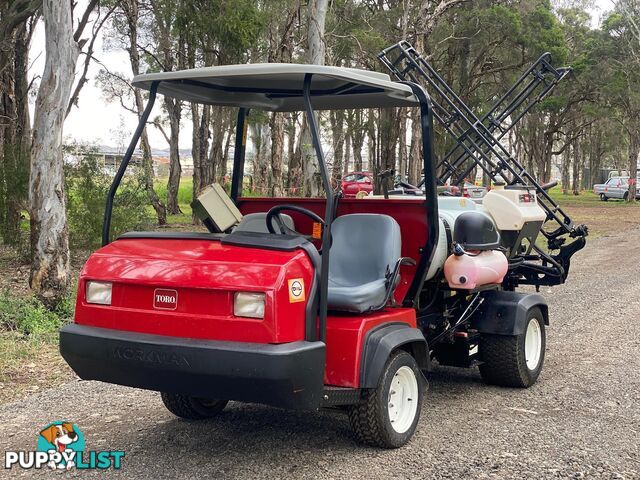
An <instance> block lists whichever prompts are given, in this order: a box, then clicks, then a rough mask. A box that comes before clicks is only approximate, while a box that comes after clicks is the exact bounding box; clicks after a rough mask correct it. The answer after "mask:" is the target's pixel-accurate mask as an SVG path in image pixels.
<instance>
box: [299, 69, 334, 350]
mask: <svg viewBox="0 0 640 480" xmlns="http://www.w3.org/2000/svg"><path fill="white" fill-rule="evenodd" d="M312 77H313V74H311V73H307V74H305V76H304V84H303V94H304V97H303V99H304V106H305V110H306V114H307V122H308V123H309V130H310V132H311V139H312V141H313V148H314V150H315V152H316V157H317V158H318V166H319V167H320V176H321V177H322V184H323V187H324V190H325V192H326V195H327V203H326V208H325V214H324V222H325V227H324V231H323V232H322V249H323V251H322V261H321V265H320V288H319V289H318V292H319V293H320V301H319V303H318V308H319V317H320V324H319V325H318V330H319V332H318V334H319V340H320V341H321V342H324V341H325V340H326V333H327V307H328V303H327V292H328V290H329V250H330V248H331V223H332V222H333V214H334V208H333V204H334V196H333V189H332V188H331V182H330V180H329V172H328V171H327V164H326V162H325V159H324V152H323V151H322V144H321V143H320V133H319V132H318V123H317V121H316V116H315V113H314V111H313V106H312V105H311V78H312Z"/></svg>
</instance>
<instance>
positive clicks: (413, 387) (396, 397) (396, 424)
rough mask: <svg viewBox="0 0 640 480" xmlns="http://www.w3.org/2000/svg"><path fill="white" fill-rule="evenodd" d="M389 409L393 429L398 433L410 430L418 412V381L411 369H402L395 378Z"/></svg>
mask: <svg viewBox="0 0 640 480" xmlns="http://www.w3.org/2000/svg"><path fill="white" fill-rule="evenodd" d="M387 408H388V413H389V420H390V421H391V426H392V427H393V429H394V430H395V431H396V432H397V433H404V432H406V431H407V430H409V428H410V427H411V425H412V424H413V420H414V419H415V417H416V413H417V411H418V379H417V378H416V376H415V374H414V372H413V370H412V369H411V368H409V367H406V366H403V367H400V368H399V369H398V371H397V372H396V373H395V375H394V376H393V379H392V380H391V386H390V387H389V401H388V403H387Z"/></svg>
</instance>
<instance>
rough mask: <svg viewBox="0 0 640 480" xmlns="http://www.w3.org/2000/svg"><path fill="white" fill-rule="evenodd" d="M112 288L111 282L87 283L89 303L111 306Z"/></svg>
mask: <svg viewBox="0 0 640 480" xmlns="http://www.w3.org/2000/svg"><path fill="white" fill-rule="evenodd" d="M111 287H112V285H111V283H109V282H92V281H89V282H87V288H86V291H85V293H86V297H87V303H97V304H98V305H111Z"/></svg>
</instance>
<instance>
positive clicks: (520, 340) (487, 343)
mask: <svg viewBox="0 0 640 480" xmlns="http://www.w3.org/2000/svg"><path fill="white" fill-rule="evenodd" d="M530 322H537V323H538V326H539V328H540V334H541V345H540V350H539V359H538V363H537V365H536V366H535V368H533V369H531V368H529V366H527V359H526V355H525V340H526V333H527V328H528V326H529V323H530ZM479 346H480V349H479V350H480V352H479V353H480V358H481V359H482V362H483V363H482V364H481V365H480V375H481V376H482V379H483V380H484V381H485V382H486V383H489V384H492V385H501V386H504V387H519V388H528V387H530V386H531V385H533V384H534V383H536V380H537V379H538V376H539V375H540V372H541V371H542V366H543V364H544V351H545V346H546V337H545V330H544V317H543V316H542V311H541V310H540V309H539V308H537V307H536V308H532V309H531V310H529V312H528V313H527V320H526V324H525V331H524V333H522V334H520V335H488V334H485V335H482V337H481V338H480V345H479Z"/></svg>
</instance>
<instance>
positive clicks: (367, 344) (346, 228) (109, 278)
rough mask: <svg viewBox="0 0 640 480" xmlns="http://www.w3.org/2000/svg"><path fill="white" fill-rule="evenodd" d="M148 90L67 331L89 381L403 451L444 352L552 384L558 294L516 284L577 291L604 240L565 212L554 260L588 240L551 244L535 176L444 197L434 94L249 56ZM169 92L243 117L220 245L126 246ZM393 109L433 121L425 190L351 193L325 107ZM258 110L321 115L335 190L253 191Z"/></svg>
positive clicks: (209, 208)
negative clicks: (127, 205) (302, 423)
mask: <svg viewBox="0 0 640 480" xmlns="http://www.w3.org/2000/svg"><path fill="white" fill-rule="evenodd" d="M134 86H135V87H138V88H143V89H147V90H149V103H148V105H147V107H146V108H145V112H144V114H143V115H142V116H141V118H140V123H139V128H138V129H137V130H136V133H135V135H134V138H133V140H132V141H131V144H130V145H129V148H128V150H127V153H126V155H125V157H124V160H123V162H122V164H121V166H120V169H119V170H118V173H117V174H116V177H115V179H114V183H113V184H112V187H111V189H110V191H109V196H108V199H107V205H106V208H105V217H104V219H105V220H104V225H103V247H102V248H101V249H100V250H98V251H97V252H95V253H94V254H93V255H91V257H90V258H89V259H88V261H87V263H86V265H85V267H84V269H83V271H82V274H81V277H80V281H79V287H78V297H77V304H76V310H75V318H74V324H72V325H68V326H66V327H64V328H63V329H62V331H61V339H60V349H61V353H62V355H63V357H64V358H65V360H66V361H67V362H68V363H69V364H70V365H71V367H72V368H73V369H74V370H75V371H76V373H77V374H78V375H79V376H80V377H81V378H83V379H95V380H102V381H106V382H111V383H117V384H122V385H129V386H133V387H138V388H146V389H150V390H156V391H159V392H162V393H161V396H162V400H163V402H164V404H165V406H166V407H167V408H168V409H169V410H170V411H171V412H173V413H174V414H176V415H177V416H180V417H184V418H189V419H199V418H209V417H214V416H215V415H217V414H218V413H219V412H220V411H221V410H222V409H223V408H224V407H225V405H226V403H227V401H229V400H236V401H246V402H260V403H265V404H269V405H276V406H280V407H285V408H294V409H304V410H315V409H318V408H322V407H336V406H339V407H342V408H343V409H345V410H347V411H348V414H349V421H350V423H351V426H352V428H353V431H354V433H355V435H356V437H357V438H358V439H359V440H360V441H361V442H363V443H367V444H371V445H376V446H380V447H385V448H395V447H399V446H402V445H404V444H405V443H406V442H407V441H409V439H410V438H411V436H412V435H413V433H414V431H415V429H416V426H417V424H418V421H419V417H420V412H421V410H422V403H423V400H424V391H423V374H424V372H428V371H429V370H430V369H431V362H432V360H433V359H437V361H438V362H439V363H440V364H443V365H452V366H458V367H465V368H470V367H475V366H479V367H480V373H481V375H482V378H483V379H484V380H485V381H486V382H488V383H492V384H497V385H505V386H510V387H529V386H530V385H532V384H533V383H535V382H536V380H537V378H538V376H539V374H540V372H541V370H542V367H543V363H544V352H545V327H546V325H548V323H549V312H548V308H547V305H546V303H545V300H544V298H543V297H542V296H540V295H538V294H536V293H521V292H516V288H517V287H518V286H519V285H521V284H528V285H536V286H539V285H556V284H559V283H563V282H564V281H565V279H566V278H567V275H568V271H569V266H570V258H571V256H572V255H573V253H575V252H576V251H577V250H579V249H580V248H582V247H583V246H584V244H585V239H584V236H585V235H586V229H584V228H583V227H580V226H577V225H574V224H573V222H571V220H570V219H568V218H566V219H565V221H564V223H563V229H562V230H561V231H558V232H555V233H554V232H546V233H545V236H548V238H549V239H552V240H550V241H553V242H555V243H554V244H555V245H556V248H558V247H557V245H558V244H559V245H562V244H563V243H564V241H565V240H566V239H567V238H575V240H574V241H573V242H571V243H569V244H568V245H566V246H563V247H562V248H560V251H559V253H558V254H557V255H550V254H548V253H546V252H545V251H543V250H541V249H539V248H538V247H537V246H536V239H537V236H538V234H539V233H541V232H543V231H544V230H543V226H544V224H545V223H546V222H550V221H553V220H554V219H555V218H556V217H553V216H550V215H549V214H548V213H547V212H545V210H544V209H543V208H542V206H541V204H540V203H539V202H538V197H539V196H544V195H545V191H544V189H543V188H542V187H540V186H539V185H538V184H537V183H536V182H535V181H533V180H531V181H530V182H525V181H524V179H522V177H516V178H513V182H512V183H511V184H510V185H508V186H506V187H503V188H494V189H492V190H491V192H489V193H487V195H486V196H485V197H484V200H483V205H478V204H477V203H475V202H472V201H468V200H467V199H464V198H445V197H438V195H437V186H436V162H435V158H434V155H433V117H432V115H433V114H434V112H435V110H434V108H435V105H436V104H435V103H432V101H431V99H430V97H429V96H428V94H427V93H426V91H425V89H424V88H423V87H421V86H420V85H419V84H417V83H416V82H410V81H407V82H392V81H391V80H390V78H389V77H388V76H386V75H384V74H381V73H378V72H375V73H374V72H367V71H362V70H356V69H346V68H337V67H328V66H318V65H300V64H262V65H261V64H251V65H230V66H223V67H210V68H204V69H196V70H185V71H174V72H166V73H153V74H147V75H141V76H138V77H136V78H135V79H134ZM512 91H515V89H512ZM527 91H528V92H529V93H530V92H532V91H535V88H532V87H531V86H530V85H529V86H527ZM158 92H160V93H162V94H164V95H169V96H172V97H175V98H179V99H181V100H184V101H186V102H201V101H206V102H207V103H208V104H210V105H224V106H226V107H230V106H234V107H236V108H237V109H238V119H237V122H236V142H235V145H236V148H235V150H234V167H233V175H232V179H231V190H230V194H229V195H227V192H226V191H225V190H224V189H223V188H222V187H221V186H219V185H215V184H214V185H212V186H211V187H210V188H207V189H206V190H205V191H204V192H202V194H201V195H200V197H199V198H198V201H197V202H195V203H194V211H195V212H196V213H197V214H198V215H199V216H200V218H201V219H202V220H203V222H204V224H205V225H206V226H207V228H208V229H209V230H210V233H189V232H131V233H128V234H125V235H122V236H121V237H119V238H118V239H116V240H115V241H113V242H112V241H111V238H110V219H111V208H112V205H113V200H114V196H115V192H116V189H117V187H118V184H119V182H120V180H121V179H122V176H123V175H124V172H125V170H126V168H127V164H128V162H129V160H130V159H131V156H132V154H133V151H134V149H135V146H136V144H137V141H138V139H139V137H140V134H141V132H142V127H143V126H144V125H145V123H146V121H147V119H148V116H149V114H150V112H151V109H152V108H153V104H154V101H155V98H156V94H157V93H158ZM516 95H517V96H518V98H521V97H522V96H523V95H522V94H521V93H518V92H516ZM381 107H411V108H417V109H419V110H418V111H419V114H420V117H421V118H420V124H419V125H420V127H421V131H420V134H421V137H420V140H422V155H423V158H422V159H423V168H424V175H425V179H426V182H425V185H424V197H423V196H421V195H420V196H418V195H413V196H408V195H407V196H397V197H395V196H394V197H392V196H390V195H387V196H388V197H389V198H379V197H377V196H372V195H366V196H363V198H341V195H339V194H336V195H334V194H333V191H332V188H331V182H330V176H329V172H328V170H327V166H326V163H325V160H324V152H323V150H322V144H321V140H320V134H319V131H318V125H317V120H316V115H315V110H320V109H327V110H329V109H337V108H381ZM249 109H258V110H260V109H262V110H268V111H294V110H301V109H303V110H304V112H305V114H306V118H307V124H308V125H309V130H310V133H311V138H312V141H313V147H314V150H315V153H316V157H317V160H318V166H319V169H320V175H321V179H322V185H323V187H324V193H325V197H324V198H292V197H288V198H285V199H278V198H254V197H252V198H243V197H242V188H241V187H242V172H243V171H244V162H245V155H244V145H245V140H246V139H245V135H246V128H245V125H246V124H245V122H246V120H247V114H248V111H249ZM483 138H484V140H485V141H486V142H491V143H492V144H493V143H494V142H495V140H490V139H489V138H488V137H483ZM415 140H418V139H415ZM507 165H508V164H507ZM527 178H530V177H527Z"/></svg>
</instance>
